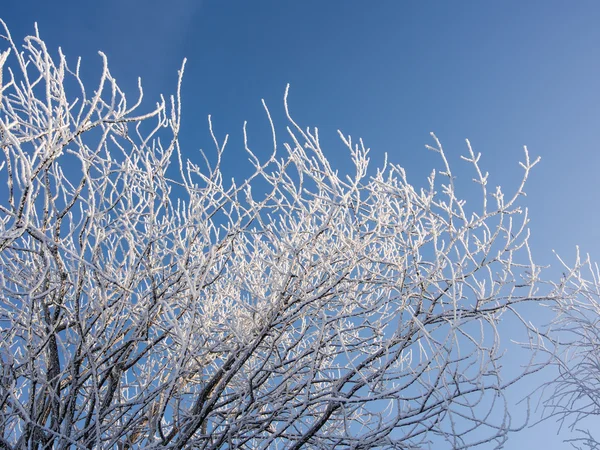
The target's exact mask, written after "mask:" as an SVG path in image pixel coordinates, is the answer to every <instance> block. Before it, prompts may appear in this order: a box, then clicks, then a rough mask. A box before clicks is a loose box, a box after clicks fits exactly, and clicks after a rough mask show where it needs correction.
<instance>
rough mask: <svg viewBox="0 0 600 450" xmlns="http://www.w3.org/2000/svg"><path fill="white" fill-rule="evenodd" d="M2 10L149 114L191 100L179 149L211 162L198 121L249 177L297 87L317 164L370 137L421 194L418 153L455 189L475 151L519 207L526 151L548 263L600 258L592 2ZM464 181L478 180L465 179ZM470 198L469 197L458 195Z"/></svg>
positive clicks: (536, 228) (599, 70)
mask: <svg viewBox="0 0 600 450" xmlns="http://www.w3.org/2000/svg"><path fill="white" fill-rule="evenodd" d="M5 3H6V4H4V5H3V6H2V9H1V10H0V17H1V18H2V19H3V20H5V21H6V23H7V24H8V26H9V28H10V30H11V33H12V34H13V37H14V38H15V39H16V40H17V41H19V40H21V39H22V38H23V37H24V36H25V35H27V34H31V33H32V32H33V23H34V22H35V21H37V22H38V25H39V28H40V32H41V34H42V38H44V39H45V40H46V42H47V44H49V46H50V47H51V48H52V47H54V48H56V47H58V46H59V45H60V46H61V47H62V49H63V51H64V53H65V54H66V55H67V57H68V58H70V60H71V61H72V62H74V61H75V60H76V57H77V56H83V67H84V73H85V76H86V77H90V78H89V79H90V80H94V79H96V78H97V77H98V73H97V69H98V68H99V67H100V58H99V57H98V56H97V53H96V52H97V51H98V50H102V51H104V52H105V53H106V54H107V56H108V58H109V64H110V67H111V71H112V73H113V75H115V76H116V78H117V79H118V80H119V81H120V84H121V85H122V86H123V87H125V88H126V89H132V90H133V88H134V87H135V85H136V82H137V81H136V80H137V77H138V76H141V77H142V81H143V83H144V86H145V93H146V95H147V97H146V98H147V100H148V105H152V104H153V103H154V99H155V98H156V96H157V95H158V94H159V93H161V92H162V93H166V94H170V93H173V92H174V89H175V84H176V78H177V69H178V68H179V67H180V65H181V61H182V60H183V58H184V57H187V58H188V65H187V68H186V75H185V78H184V84H183V114H184V119H183V133H182V142H183V145H184V148H186V149H189V151H190V154H192V152H193V151H195V150H196V149H198V148H204V149H207V150H210V149H211V141H210V139H209V135H208V127H207V125H206V124H207V122H206V117H207V115H208V114H212V117H213V123H214V125H215V129H216V132H217V134H219V135H221V136H223V135H224V134H225V133H230V134H231V135H232V136H231V141H230V142H231V144H230V146H229V150H228V152H227V153H226V157H227V159H226V170H227V171H228V174H229V175H230V176H237V177H242V176H243V175H244V173H245V171H246V170H247V169H248V166H246V165H243V164H242V163H243V161H245V159H246V157H245V156H244V154H243V150H242V147H241V146H240V144H241V142H242V140H241V127H242V124H243V122H244V120H248V122H249V124H248V127H249V132H250V139H251V144H252V143H254V144H253V149H256V150H257V153H261V150H260V149H261V146H263V148H264V153H265V154H266V153H267V152H268V151H270V148H269V141H270V134H269V133H270V132H269V129H268V122H267V120H266V117H265V114H264V111H263V109H262V106H261V103H260V100H261V99H262V98H264V99H265V100H266V101H267V103H268V105H269V107H270V109H271V112H272V114H273V116H274V118H275V121H276V123H277V122H278V123H279V124H280V125H283V124H284V116H283V105H282V98H283V93H284V89H285V86H286V84H287V83H290V84H291V91H290V106H291V108H292V111H293V114H294V117H295V119H296V120H297V121H298V122H299V123H301V124H302V125H305V126H318V127H319V129H320V131H321V134H322V136H323V140H324V142H325V144H326V145H325V146H324V147H326V148H325V151H326V153H327V154H328V155H329V156H330V157H331V158H332V159H333V161H334V162H335V164H336V165H337V166H338V167H339V168H341V169H342V170H343V169H344V167H348V164H349V157H348V155H347V152H346V151H345V150H344V148H343V146H342V144H341V143H339V142H338V140H337V134H336V130H337V129H341V130H342V131H343V132H344V133H346V134H351V135H353V136H354V137H363V138H364V140H365V142H366V144H367V145H368V146H369V147H371V148H372V161H373V164H375V165H376V164H378V163H380V162H381V161H382V160H383V155H384V153H385V152H387V153H388V155H389V158H390V160H392V161H393V162H396V163H399V164H401V165H402V166H404V167H405V168H406V169H407V171H408V177H409V181H411V182H412V183H414V184H416V185H423V184H424V183H425V177H426V175H428V174H429V173H430V171H431V169H432V168H433V167H439V162H438V160H437V159H436V155H435V154H433V153H432V152H427V151H426V150H425V149H424V145H425V144H431V143H432V142H431V138H430V137H429V132H430V131H434V132H435V133H436V135H437V136H438V137H439V138H440V140H441V141H442V144H443V145H444V147H445V150H446V152H447V154H448V155H449V156H450V158H451V160H452V161H453V162H454V164H455V167H456V169H457V172H456V175H458V176H459V177H460V176H461V168H465V169H467V168H468V166H467V165H466V163H461V161H460V160H459V159H458V155H459V154H462V153H463V152H464V151H465V150H466V147H465V144H464V139H465V138H469V139H470V140H471V143H472V144H473V146H474V149H475V151H479V152H482V154H483V156H482V160H481V164H482V165H483V167H484V169H486V170H489V171H490V173H491V174H490V177H491V183H492V185H496V184H502V185H503V186H506V188H507V189H508V190H509V191H510V188H511V187H512V186H513V185H514V184H515V183H516V181H517V179H518V177H519V176H520V175H521V171H520V168H519V166H518V161H519V160H521V159H522V156H523V151H522V147H523V145H527V146H528V148H529V150H530V153H531V154H532V155H533V156H541V157H542V162H541V163H540V164H539V165H538V166H536V168H535V170H534V172H533V174H532V177H531V179H530V182H529V185H528V188H527V192H528V200H527V202H526V204H527V205H528V206H529V207H530V212H531V219H532V221H531V229H532V238H531V243H532V247H533V251H534V256H535V258H536V260H537V262H538V263H540V264H554V263H555V262H556V261H555V260H554V259H553V255H552V253H551V250H552V249H556V251H557V252H558V253H560V254H561V255H563V256H564V257H565V258H566V259H567V260H568V261H570V260H572V258H573V256H574V249H575V245H580V246H581V248H582V250H583V251H584V252H589V253H591V255H592V257H593V258H594V259H596V260H598V259H600V239H599V238H600V227H598V219H599V214H598V212H597V208H596V207H595V206H594V204H595V200H596V198H597V193H598V192H600V176H598V173H597V168H598V167H599V165H600V148H599V147H600V145H599V143H598V138H597V133H598V130H599V129H600V127H599V126H598V125H599V121H600V56H598V55H599V54H598V49H599V48H600V27H598V23H600V3H598V2H597V1H593V0H575V1H573V0H572V1H554V0H528V1H517V0H514V1H512V0H510V1H509V0H507V1H502V2H500V1H495V2H493V1H491V0H490V1H481V0H479V1H467V0H461V1H441V0H440V1H403V0H371V1H366V0H364V1H355V0H345V1H342V0H320V1H316V0H303V1H296V2H292V1H288V0H254V1H242V0H237V1H229V0H222V1H217V0H203V1H200V0H171V1H169V2H167V1H159V0H104V1H102V2H86V1H81V0H55V1H52V2H47V1H41V0H30V1H9V2H5ZM462 175H464V177H469V178H470V177H471V174H470V173H468V172H464V173H462ZM463 186H464V185H463ZM552 429H553V425H552V424H550V425H546V426H545V427H539V428H535V429H533V430H531V431H526V432H524V433H522V434H520V435H515V436H514V437H513V439H511V440H510V441H509V443H508V445H507V446H506V448H509V449H513V448H514V449H519V448H529V446H530V445H532V443H534V442H535V445H536V446H542V445H543V444H545V445H546V446H545V448H548V449H563V448H565V449H566V448H569V447H568V446H566V444H559V443H558V442H557V438H556V437H555V436H553V435H552Z"/></svg>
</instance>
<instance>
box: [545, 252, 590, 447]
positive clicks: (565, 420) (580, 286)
mask: <svg viewBox="0 0 600 450" xmlns="http://www.w3.org/2000/svg"><path fill="white" fill-rule="evenodd" d="M561 263H562V265H563V269H564V271H565V272H564V279H563V280H561V281H560V283H556V284H554V288H555V289H556V290H558V291H560V292H562V293H563V295H561V296H560V297H557V299H556V301H555V302H552V304H551V306H552V308H553V310H554V311H555V313H556V315H555V318H554V320H553V321H552V323H551V325H550V329H549V331H548V332H547V333H546V334H545V338H546V339H545V342H546V345H543V346H540V347H539V350H541V351H544V352H547V353H548V354H549V355H550V356H551V361H552V365H553V366H554V367H555V368H556V370H557V375H556V377H555V378H554V379H553V380H552V381H550V382H548V383H546V384H544V385H543V386H542V387H541V388H540V390H541V392H542V395H541V398H540V400H541V406H542V407H543V413H544V414H543V419H542V420H556V421H557V422H558V423H559V429H562V428H566V429H568V430H569V431H570V434H571V436H572V437H570V438H569V439H566V440H565V441H566V442H569V443H570V444H571V445H572V446H573V448H576V449H579V450H584V449H589V450H598V449H600V435H599V434H598V433H597V432H595V431H594V430H593V429H592V431H590V429H589V428H588V427H589V425H590V423H591V421H592V420H594V419H597V417H598V416H600V378H599V376H600V270H599V269H598V266H597V265H594V264H592V263H590V260H589V258H585V259H582V258H581V256H580V254H579V251H578V253H577V258H576V261H575V264H573V265H568V264H566V263H565V262H563V261H562V260H561Z"/></svg>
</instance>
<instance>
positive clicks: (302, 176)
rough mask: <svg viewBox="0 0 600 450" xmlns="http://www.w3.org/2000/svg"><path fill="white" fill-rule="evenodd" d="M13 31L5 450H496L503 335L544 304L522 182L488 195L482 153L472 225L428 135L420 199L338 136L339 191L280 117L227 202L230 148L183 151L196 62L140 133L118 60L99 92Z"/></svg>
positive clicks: (2, 217) (2, 305)
mask: <svg viewBox="0 0 600 450" xmlns="http://www.w3.org/2000/svg"><path fill="white" fill-rule="evenodd" d="M3 25H4V24H3ZM2 37H3V38H4V40H1V41H0V42H8V43H9V46H10V47H11V48H12V52H11V54H10V55H9V54H8V53H2V55H3V56H2V57H3V58H4V55H6V56H7V58H6V61H5V62H4V60H2V62H3V63H4V86H3V87H2V98H1V100H0V131H1V133H2V137H1V141H0V148H1V149H2V158H3V160H2V162H1V164H2V171H1V172H0V181H1V182H2V183H3V187H2V189H3V191H2V202H1V204H0V265H1V270H0V358H1V361H2V371H1V373H0V448H7V449H25V448H46V449H49V448H56V449H68V448H77V449H79V448H81V449H101V448H102V449H104V448H106V449H108V448H119V449H129V448H131V449H133V448H145V449H183V448H198V449H200V448H201V449H217V448H246V449H266V448H289V449H299V448H315V449H324V448H332V449H333V448H347V449H350V448H352V449H359V448H363V449H367V448H376V447H377V448H398V449H416V448H425V447H426V446H427V445H428V443H429V442H431V441H432V439H438V440H440V439H441V440H442V441H445V442H446V443H447V445H448V446H449V447H450V448H454V449H458V448H466V447H468V446H470V445H475V444H477V443H481V442H496V443H497V445H501V444H502V442H504V440H505V438H506V434H507V432H508V431H509V430H510V429H511V427H514V425H511V421H510V414H509V413H508V411H507V409H506V402H505V399H504V392H503V389H504V387H505V386H506V385H508V384H510V383H512V381H514V380H508V381H503V380H502V378H501V366H500V363H499V359H500V356H501V352H500V350H499V349H500V340H499V336H498V333H497V330H496V325H497V323H498V321H499V319H500V317H501V315H503V313H506V312H510V311H512V310H513V306H514V305H515V304H516V303H518V302H521V301H525V300H528V301H536V300H539V299H540V298H538V297H537V295H538V294H537V290H536V285H537V283H538V278H539V273H540V269H539V267H536V266H535V264H533V262H532V261H531V255H530V252H529V248H528V246H527V238H528V231H527V228H526V225H527V215H526V211H521V209H520V208H519V205H518V203H519V197H520V196H521V195H522V194H523V184H521V185H520V186H518V188H517V190H516V192H515V194H514V195H513V196H509V197H508V198H507V197H505V196H504V194H503V192H502V191H501V190H500V189H499V188H498V189H496V190H494V191H493V192H491V193H488V190H487V189H488V186H487V174H484V173H483V172H482V170H481V169H480V166H479V162H478V161H479V155H478V154H475V153H474V152H473V150H472V149H471V147H470V145H468V154H467V156H466V157H465V158H464V159H465V160H466V161H467V162H468V163H470V164H471V165H472V167H473V169H474V173H475V182H476V186H478V189H480V190H481V197H480V204H479V206H477V207H476V208H474V207H473V206H471V205H469V207H467V205H466V202H465V201H464V200H461V199H460V198H458V197H457V195H456V189H455V185H454V183H455V180H454V178H453V176H452V172H451V168H450V163H449V162H448V159H447V157H446V155H445V153H444V151H443V149H442V146H441V145H440V143H439V142H438V141H437V138H435V136H434V141H435V146H434V147H430V149H431V150H433V151H435V152H437V153H438V154H439V156H440V158H441V162H442V165H443V169H442V171H441V172H440V173H439V174H436V172H435V171H434V172H433V173H432V174H431V176H430V178H429V187H428V188H426V189H422V190H417V189H415V188H414V187H413V186H412V185H411V184H409V183H408V181H407V179H406V175H405V172H404V170H403V169H402V168H401V167H400V166H398V165H394V164H390V163H386V164H385V165H384V167H382V168H380V169H378V170H376V171H373V170H370V169H369V168H368V163H369V158H368V153H369V150H368V149H367V148H365V146H364V145H363V142H362V141H359V142H358V143H355V142H353V141H352V140H351V138H350V137H346V136H344V135H342V134H340V137H341V139H342V141H343V143H344V144H345V146H346V147H347V148H348V150H349V153H350V155H351V158H352V161H353V163H354V168H355V173H353V174H351V175H349V176H345V175H341V174H340V173H339V172H337V171H336V170H335V169H334V168H333V167H332V166H331V164H330V161H329V160H328V159H327V157H326V156H325V154H324V152H323V150H322V149H321V145H320V142H319V134H318V130H317V129H312V130H310V129H303V128H301V127H300V126H298V125H297V124H296V123H295V122H294V121H293V120H292V118H291V116H290V115H289V112H288V113H287V114H288V121H289V126H288V128H287V138H286V139H287V142H288V143H285V144H284V145H283V149H281V148H279V149H278V145H279V144H278V142H279V139H278V137H277V135H276V131H275V130H276V126H275V125H274V123H273V121H272V120H271V116H270V115H269V112H268V110H267V117H268V118H269V121H270V123H271V127H272V130H273V152H272V155H271V157H270V158H267V159H266V160H265V161H261V160H260V159H259V158H258V157H256V156H255V154H254V153H253V152H252V151H251V149H250V148H249V145H248V140H247V139H245V142H246V150H247V154H248V156H249V160H250V164H251V165H252V166H253V168H254V171H253V174H252V175H251V176H250V177H248V178H247V179H246V180H244V181H243V182H242V183H238V184H236V183H232V184H227V183H226V182H225V181H224V179H223V175H222V171H221V165H222V162H223V161H224V148H225V144H226V141H227V139H225V140H224V141H223V142H221V141H220V140H219V139H218V138H217V137H216V136H215V134H214V133H213V138H214V142H215V145H216V156H217V158H216V161H215V162H212V163H211V162H209V161H210V158H209V157H204V159H203V162H202V163H201V164H196V163H194V162H192V160H188V159H186V157H184V152H183V151H182V149H181V148H180V146H179V141H178V133H179V129H180V105H181V100H180V88H181V76H182V75H183V67H182V69H181V71H180V77H179V84H178V87H177V94H176V95H175V96H174V97H172V98H170V99H169V101H167V100H165V99H161V102H160V103H158V104H157V106H156V108H155V109H154V110H153V111H152V112H150V113H144V114H141V115H137V113H136V111H137V110H138V109H139V107H140V104H141V101H142V90H141V87H140V94H139V99H138V100H137V101H136V102H135V103H134V104H129V103H128V102H127V101H126V98H125V94H124V93H123V92H122V91H121V90H120V89H119V87H118V86H117V83H116V81H115V80H114V78H113V77H112V76H111V74H110V72H109V70H108V66H107V61H106V57H105V56H104V55H102V54H101V57H102V60H103V64H104V66H103V71H102V75H101V77H100V81H99V82H98V86H97V88H96V89H95V90H94V91H93V92H91V93H90V92H88V91H87V90H86V88H85V87H84V83H83V82H82V80H81V76H80V69H79V62H78V63H77V66H76V68H75V70H72V69H70V68H69V67H68V65H67V63H66V60H65V57H64V56H63V54H62V53H61V52H60V51H59V54H58V57H57V58H53V57H52V56H51V54H50V53H49V51H48V50H47V48H46V46H45V44H44V42H43V41H42V40H41V39H40V38H39V36H38V34H37V32H36V35H35V36H31V37H28V38H27V39H26V40H25V43H24V46H23V47H22V48H17V46H16V45H15V43H14V42H13V40H12V38H11V37H10V34H9V33H8V30H7V29H6V27H5V35H4V36H2ZM0 67H1V65H0ZM285 105H286V112H287V111H288V109H287V92H286V102H285ZM265 109H266V108H265ZM210 128H211V133H212V124H211V125H210ZM244 137H246V127H245V126H244ZM185 155H186V156H187V155H188V154H187V153H185ZM525 158H526V160H525V163H523V164H522V166H523V168H524V175H523V183H524V182H525V180H526V178H527V176H528V174H529V171H530V169H531V168H532V167H533V166H534V165H535V163H536V162H537V161H530V160H529V156H528V154H527V150H526V151H525ZM200 160H202V158H200ZM171 162H174V163H175V164H174V165H173V166H170V164H171ZM440 180H441V181H440ZM438 191H439V192H438ZM545 298H547V297H545ZM530 369H531V368H529V369H525V371H528V370H530ZM437 448H440V447H437Z"/></svg>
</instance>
